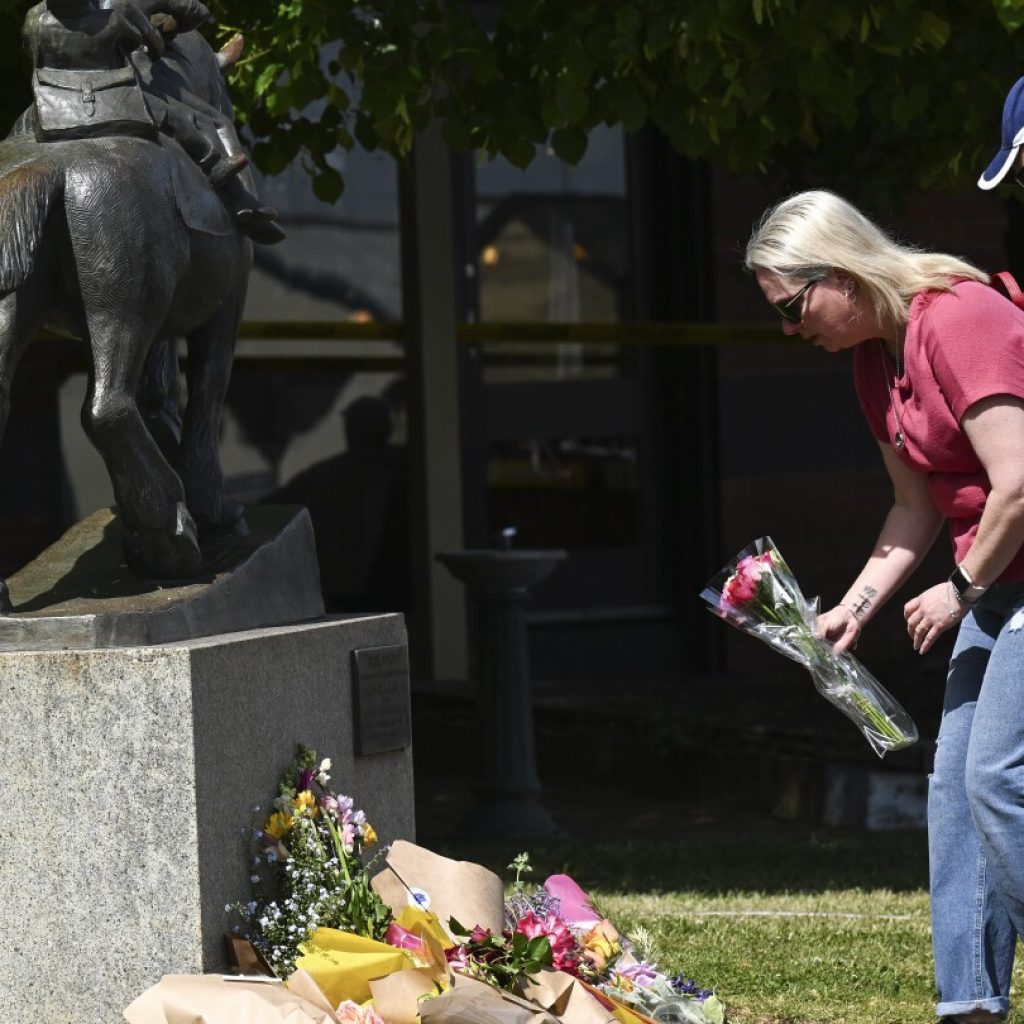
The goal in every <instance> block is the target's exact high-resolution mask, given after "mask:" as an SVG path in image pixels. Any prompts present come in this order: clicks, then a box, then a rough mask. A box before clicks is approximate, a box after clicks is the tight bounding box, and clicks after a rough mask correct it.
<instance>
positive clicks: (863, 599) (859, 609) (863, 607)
mask: <svg viewBox="0 0 1024 1024" xmlns="http://www.w3.org/2000/svg"><path fill="white" fill-rule="evenodd" d="M877 596H878V591H877V590H875V588H874V587H870V586H865V587H863V588H861V591H860V593H859V594H857V596H856V597H855V598H854V599H853V603H852V604H851V605H850V611H852V612H853V614H854V615H856V616H857V618H858V619H859V618H862V617H863V616H864V615H865V613H866V612H867V610H868V609H869V608H870V607H871V599H872V598H873V597H877Z"/></svg>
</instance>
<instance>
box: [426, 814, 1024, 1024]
mask: <svg viewBox="0 0 1024 1024" xmlns="http://www.w3.org/2000/svg"><path fill="white" fill-rule="evenodd" d="M607 813H609V814H610V815H611V814H613V813H614V811H613V809H608V811H607ZM437 848H438V852H442V853H445V854H446V855H448V856H453V857H458V858H460V859H465V860H472V861H475V862H477V863H482V864H485V865H486V866H487V867H490V868H491V869H492V870H494V871H497V872H498V873H499V874H501V875H502V877H504V878H508V877H509V872H508V871H507V870H505V865H506V864H508V863H509V861H510V860H511V859H512V857H513V856H514V855H515V854H516V853H517V852H519V849H521V846H520V847H513V846H508V847H504V848H501V847H498V846H496V845H494V844H490V845H487V846H481V845H469V844H454V843H449V844H447V845H444V846H441V847H437ZM529 852H530V855H531V860H532V862H533V864H534V866H535V871H534V874H533V875H532V876H531V880H537V881H543V879H544V877H545V876H546V875H547V874H549V873H552V872H557V871H565V872H567V873H569V874H571V875H573V877H575V878H576V880H577V881H578V882H580V884H581V885H583V887H584V888H585V889H587V890H588V891H589V892H591V894H592V895H593V896H594V898H595V899H596V901H597V903H598V905H599V906H600V908H601V909H602V910H603V911H604V913H605V914H607V916H608V917H609V918H610V919H611V920H612V921H613V922H614V923H615V924H616V925H617V926H618V927H619V928H620V929H622V930H625V931H628V930H629V929H630V928H632V927H633V926H635V925H637V924H643V925H645V926H646V927H647V928H648V929H650V930H651V931H652V932H653V933H654V934H655V935H656V936H657V939H658V945H659V948H660V951H661V962H660V964H659V966H660V967H661V968H662V969H663V970H666V971H668V972H672V973H674V972H676V971H684V972H685V973H686V974H687V975H688V976H690V977H693V978H694V979H695V980H697V981H698V982H699V983H700V984H701V985H704V986H706V987H709V988H714V989H715V990H716V992H717V993H718V995H719V997H720V998H721V999H722V1000H723V1001H724V1002H725V1003H726V1005H727V1007H728V1017H729V1020H730V1021H732V1022H734V1024H810V1022H814V1024H913V1022H916V1021H921V1022H931V1021H934V1019H935V1017H934V1012H933V1006H934V995H933V990H932V968H931V948H930V934H929V927H930V925H929V909H928V894H927V854H926V849H925V838H924V834H923V833H922V832H905V833H866V832H864V833H861V832H857V833H853V832H841V833H840V832H833V831H825V830H810V829H807V828H805V827H798V826H793V827H783V826H780V827H779V828H777V829H766V830H761V831H759V830H754V831H747V832H744V833H737V834H736V835H729V834H728V833H726V832H724V831H723V832H716V833H715V834H705V833H701V832H700V831H695V832H694V833H693V834H692V835H691V836H689V837H687V838H685V839H683V840H680V841H676V842H671V843H668V842H645V843H640V842H633V843H631V842H629V841H626V842H618V843H615V842H597V843H587V844H583V843H566V844H559V845H552V846H540V845H535V846H533V847H531V848H530V850H529ZM1022 959H1024V958H1022ZM1021 991H1024V974H1022V973H1021V970H1020V969H1018V972H1017V975H1016V983H1015V992H1016V993H1020V992H1021ZM1022 1011H1024V1007H1021V1008H1019V1009H1018V1011H1017V1012H1016V1013H1015V1014H1014V1015H1013V1016H1012V1017H1011V1018H1010V1019H1011V1021H1012V1022H1013V1024H1024V1012H1022Z"/></svg>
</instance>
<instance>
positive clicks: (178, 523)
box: [123, 502, 203, 580]
mask: <svg viewBox="0 0 1024 1024" xmlns="http://www.w3.org/2000/svg"><path fill="white" fill-rule="evenodd" d="M123 548H124V557H125V563H126V564H127V566H128V568H129V569H131V571H132V572H133V573H134V574H135V575H136V576H141V577H142V578H144V579H158V580H182V579H191V578H192V577H193V576H198V575H199V574H200V572H201V571H202V566H203V556H202V554H201V553H200V551H199V539H198V537H197V535H196V526H195V523H194V522H192V517H191V516H190V515H189V512H188V509H187V508H185V505H184V504H183V503H182V502H179V503H178V507H177V510H176V520H175V530H174V533H168V532H167V531H166V530H127V529H126V530H125V531H124V543H123Z"/></svg>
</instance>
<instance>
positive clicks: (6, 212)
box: [0, 160, 64, 295]
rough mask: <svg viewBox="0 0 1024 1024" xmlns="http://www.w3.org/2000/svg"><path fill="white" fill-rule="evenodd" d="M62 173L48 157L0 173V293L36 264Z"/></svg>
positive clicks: (22, 280) (21, 279)
mask: <svg viewBox="0 0 1024 1024" xmlns="http://www.w3.org/2000/svg"><path fill="white" fill-rule="evenodd" d="M63 191H64V175H63V172H61V171H60V170H59V168H57V167H55V166H54V165H53V164H52V163H50V161H48V160H45V161H44V160H40V161H33V162H31V163H24V164H21V165H19V166H16V167H14V168H12V169H11V170H10V171H7V172H6V173H5V174H3V175H2V176H0V295H7V294H8V293H10V292H12V291H14V290H15V289H16V288H19V287H20V286H21V285H22V284H24V283H25V281H26V280H27V279H28V277H29V276H30V275H31V274H32V271H33V269H34V268H35V263H36V255H37V254H38V252H39V246H40V244H41V243H42V240H43V231H44V230H45V228H46V220H47V218H48V217H49V216H50V211H51V209H52V208H53V206H54V203H55V201H56V200H58V199H59V198H60V197H61V195H62V194H63Z"/></svg>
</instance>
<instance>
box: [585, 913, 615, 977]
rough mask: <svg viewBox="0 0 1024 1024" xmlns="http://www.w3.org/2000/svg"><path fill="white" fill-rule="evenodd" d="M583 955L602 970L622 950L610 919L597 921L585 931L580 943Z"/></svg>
mask: <svg viewBox="0 0 1024 1024" xmlns="http://www.w3.org/2000/svg"><path fill="white" fill-rule="evenodd" d="M581 945H582V946H583V955H584V956H585V957H586V958H587V959H588V960H589V961H590V962H591V963H592V964H593V965H594V967H595V968H597V970H599V971H603V970H604V969H605V967H607V966H608V963H609V962H610V961H611V960H614V959H615V957H617V956H618V955H619V954H620V953H621V952H622V945H621V943H620V942H619V933H618V932H617V931H616V930H615V928H614V926H613V925H612V923H611V922H610V921H607V920H605V921H599V922H598V923H597V924H596V925H594V927H593V928H592V929H591V930H590V931H589V932H587V934H586V935H585V936H584V937H583V941H582V943H581Z"/></svg>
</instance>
